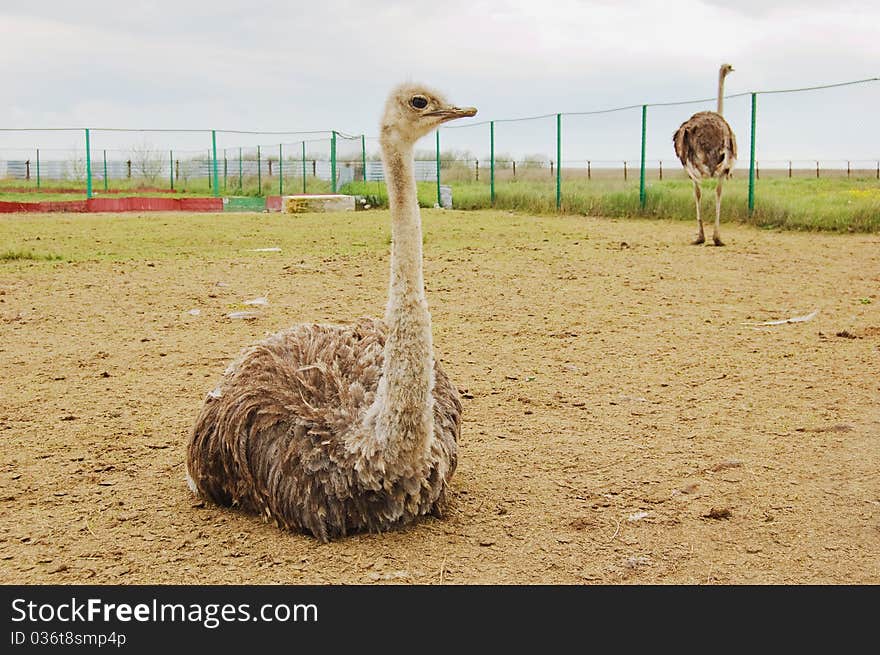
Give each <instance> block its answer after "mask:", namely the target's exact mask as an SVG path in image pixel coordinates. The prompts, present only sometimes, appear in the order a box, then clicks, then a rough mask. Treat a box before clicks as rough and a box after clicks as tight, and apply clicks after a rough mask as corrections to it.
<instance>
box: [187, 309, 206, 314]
mask: <svg viewBox="0 0 880 655" xmlns="http://www.w3.org/2000/svg"><path fill="white" fill-rule="evenodd" d="M187 314H189V315H190V316H201V314H202V310H201V309H191V310H189V311H188V312H187Z"/></svg>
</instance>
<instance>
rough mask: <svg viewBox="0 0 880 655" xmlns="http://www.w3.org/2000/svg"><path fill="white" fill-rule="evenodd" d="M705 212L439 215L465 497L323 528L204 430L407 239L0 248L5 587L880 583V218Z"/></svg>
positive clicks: (433, 285)
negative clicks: (207, 452) (262, 497)
mask: <svg viewBox="0 0 880 655" xmlns="http://www.w3.org/2000/svg"><path fill="white" fill-rule="evenodd" d="M377 214H380V213H377ZM426 214H427V215H428V216H430V215H431V214H432V212H426ZM385 218H386V219H387V214H386V215H385ZM453 218H455V219H456V220H462V221H479V220H480V214H479V213H471V214H460V215H459V214H458V213H456V214H455V215H454V216H453ZM380 219H381V214H380ZM380 222H381V220H380ZM525 222H529V223H530V224H532V225H536V224H537V225H538V226H539V227H540V229H539V230H538V234H541V235H543V236H542V237H541V238H534V234H535V231H534V229H532V230H528V231H527V230H526V229H525V228H524V227H523V225H524V223H525ZM429 231H430V230H429ZM493 232H494V233H493ZM691 232H692V226H691V225H690V223H687V224H685V223H674V222H672V223H667V222H649V221H611V220H604V219H593V218H584V217H567V218H552V219H550V218H547V219H531V218H527V217H521V216H520V217H517V216H512V215H511V216H510V217H509V220H501V221H495V222H493V223H492V224H491V226H490V227H489V228H487V229H486V231H485V232H484V233H483V234H484V235H485V238H484V239H482V240H480V241H479V242H475V243H473V244H471V245H470V246H468V247H466V248H462V249H460V250H457V251H444V252H437V251H436V249H435V250H432V247H431V243H432V242H431V239H430V238H429V239H428V241H427V245H426V278H427V280H428V296H429V302H430V304H431V310H432V315H433V319H434V327H435V336H434V339H435V344H436V347H437V354H438V356H439V357H440V358H441V359H442V361H443V363H444V366H445V367H446V370H447V371H448V372H449V374H450V376H451V377H452V379H453V380H454V381H455V382H456V383H457V384H458V386H459V388H460V389H461V391H462V393H463V394H464V401H463V402H464V407H465V409H464V412H465V414H464V416H465V422H464V426H463V431H462V439H461V450H460V464H459V469H458V472H457V473H456V476H455V478H454V479H453V484H452V509H451V513H450V515H449V516H448V517H447V518H445V519H443V520H436V519H433V518H429V519H425V520H424V521H423V522H420V523H418V524H416V525H414V526H411V527H407V528H405V529H401V530H398V531H394V532H391V533H387V534H382V535H362V536H356V537H353V538H348V539H344V540H341V541H338V542H334V543H331V544H328V545H321V544H319V543H317V542H316V541H315V540H313V539H312V538H310V537H307V536H302V535H296V534H288V533H283V532H280V531H279V530H277V529H276V528H275V527H273V526H271V525H268V524H265V523H263V522H262V521H261V520H259V519H257V518H254V517H252V516H248V515H245V514H242V513H239V512H236V511H231V510H228V509H221V508H217V507H214V506H210V505H207V506H206V505H205V504H204V503H202V502H199V501H198V500H197V499H195V498H194V497H193V496H191V495H190V493H189V492H188V490H187V489H186V487H185V485H184V467H183V463H182V462H183V457H184V444H185V442H186V438H187V434H188V431H189V429H190V426H191V424H192V421H193V419H194V417H195V415H196V413H197V411H198V407H199V404H200V402H201V400H202V398H203V397H204V394H205V393H206V392H207V391H208V390H210V389H211V388H212V387H213V386H214V384H215V382H216V380H217V379H218V377H219V375H220V373H221V372H222V370H223V369H224V367H225V366H226V364H227V362H228V361H229V360H230V359H231V358H232V357H233V356H234V355H235V354H236V353H237V352H238V351H239V350H240V348H241V347H243V346H244V345H246V344H247V343H249V342H252V341H255V340H257V339H259V338H261V337H262V336H263V335H264V334H265V333H266V332H267V331H274V330H276V329H279V328H282V327H285V326H286V325H288V324H290V323H294V322H299V321H305V320H308V321H311V320H320V321H327V320H332V321H344V320H348V319H350V318H354V317H356V316H362V315H373V316H375V315H380V314H381V312H382V310H383V305H384V294H385V285H386V276H387V253H384V252H383V253H381V254H379V253H375V252H366V253H364V254H360V255H351V256H346V257H324V258H323V259H322V258H320V257H310V258H306V259H300V258H296V259H292V258H289V257H287V256H285V255H284V254H280V255H276V256H266V257H259V258H249V259H244V258H231V259H228V260H219V259H215V260H212V261H205V260H199V259H196V258H189V259H183V260H157V261H149V262H148V261H129V262H122V263H113V262H75V263H67V262H59V263H45V262H43V263H20V262H16V263H4V264H0V331H2V341H0V384H2V394H0V438H2V441H3V457H2V466H0V499H2V511H0V582H3V583H73V582H88V583H102V584H103V583H386V582H394V583H416V584H429V583H563V584H581V583H591V584H597V583H598V584H620V583H639V584H641V583H661V584H670V583H675V584H679V583H684V584H703V583H721V584H730V583H795V584H797V583H873V584H876V583H880V403H878V399H880V375H878V373H880V295H878V290H880V237H878V236H877V235H817V234H803V233H779V232H766V231H757V230H754V229H751V228H746V227H736V226H725V228H724V237H725V240H726V241H727V243H728V246H727V247H725V248H714V247H711V246H701V247H691V246H689V245H687V242H688V240H689V238H690V237H691ZM429 236H430V234H429ZM218 282H222V283H223V285H224V286H218V285H217V283H218ZM264 294H265V295H267V296H268V297H269V299H270V305H269V306H268V307H265V308H257V311H258V312H259V317H258V318H257V319H255V320H251V321H245V320H230V319H228V318H225V314H226V313H228V312H229V311H232V310H233V309H244V308H243V307H242V306H241V305H240V302H241V300H243V299H245V298H250V297H254V296H258V295H264ZM192 309H198V310H200V313H199V315H193V314H191V313H189V311H190V310H192ZM813 310H819V313H818V314H817V315H816V316H815V318H813V319H812V320H809V321H805V322H799V323H790V324H782V325H775V326H765V327H759V326H754V325H749V323H755V322H760V321H767V320H773V319H784V318H789V317H795V316H803V315H806V314H809V313H810V312H812V311H813Z"/></svg>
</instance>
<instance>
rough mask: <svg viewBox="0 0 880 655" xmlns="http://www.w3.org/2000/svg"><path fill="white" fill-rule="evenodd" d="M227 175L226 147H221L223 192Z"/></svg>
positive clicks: (227, 159) (224, 191)
mask: <svg viewBox="0 0 880 655" xmlns="http://www.w3.org/2000/svg"><path fill="white" fill-rule="evenodd" d="M228 177H229V158H228V157H227V155H226V148H223V193H226V184H227V178H228Z"/></svg>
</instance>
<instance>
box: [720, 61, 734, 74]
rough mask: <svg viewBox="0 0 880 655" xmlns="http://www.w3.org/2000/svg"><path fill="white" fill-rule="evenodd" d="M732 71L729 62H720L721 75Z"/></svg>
mask: <svg viewBox="0 0 880 655" xmlns="http://www.w3.org/2000/svg"><path fill="white" fill-rule="evenodd" d="M732 72H733V66H731V65H730V64H721V77H727V75H728V74H729V73H732Z"/></svg>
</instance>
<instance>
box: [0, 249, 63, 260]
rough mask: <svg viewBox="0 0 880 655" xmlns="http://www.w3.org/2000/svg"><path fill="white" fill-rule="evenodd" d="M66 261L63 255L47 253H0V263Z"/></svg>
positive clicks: (9, 251) (15, 251)
mask: <svg viewBox="0 0 880 655" xmlns="http://www.w3.org/2000/svg"><path fill="white" fill-rule="evenodd" d="M62 259H64V257H62V256H61V255H53V254H47V253H35V252H34V251H33V250H7V251H5V252H2V253H0V261H4V262H11V261H21V260H27V261H35V262H52V261H60V260H62Z"/></svg>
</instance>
